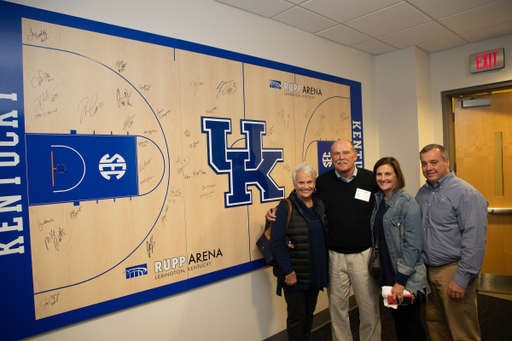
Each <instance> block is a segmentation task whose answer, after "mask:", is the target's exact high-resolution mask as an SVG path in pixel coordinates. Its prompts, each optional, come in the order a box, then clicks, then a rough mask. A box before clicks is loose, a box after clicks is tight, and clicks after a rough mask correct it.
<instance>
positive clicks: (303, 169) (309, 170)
mask: <svg viewBox="0 0 512 341" xmlns="http://www.w3.org/2000/svg"><path fill="white" fill-rule="evenodd" d="M297 173H304V174H309V175H311V176H312V177H313V181H315V182H316V170H315V169H314V168H313V166H311V165H310V164H309V163H307V162H303V163H301V164H299V165H297V166H295V167H294V168H293V170H292V179H293V183H295V180H296V177H297Z"/></svg>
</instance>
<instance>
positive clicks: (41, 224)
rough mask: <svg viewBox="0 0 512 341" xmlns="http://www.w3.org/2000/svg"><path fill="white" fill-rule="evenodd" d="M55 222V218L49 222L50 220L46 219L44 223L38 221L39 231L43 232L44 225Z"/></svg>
mask: <svg viewBox="0 0 512 341" xmlns="http://www.w3.org/2000/svg"><path fill="white" fill-rule="evenodd" d="M54 221H55V220H53V218H50V219H49V220H48V219H45V220H43V222H40V221H38V222H37V229H38V230H39V231H42V230H43V227H44V225H46V224H49V223H53V222H54Z"/></svg>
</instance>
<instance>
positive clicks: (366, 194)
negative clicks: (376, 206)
mask: <svg viewBox="0 0 512 341" xmlns="http://www.w3.org/2000/svg"><path fill="white" fill-rule="evenodd" d="M371 195H372V192H370V191H367V190H364V189H361V188H358V189H357V191H356V196H355V198H356V199H358V200H362V201H366V202H369V201H370V196H371Z"/></svg>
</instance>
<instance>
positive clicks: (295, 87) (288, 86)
mask: <svg viewBox="0 0 512 341" xmlns="http://www.w3.org/2000/svg"><path fill="white" fill-rule="evenodd" d="M269 87H271V88H272V89H278V90H281V89H283V90H284V91H288V92H295V93H298V94H303V95H311V96H322V89H320V88H314V87H311V86H304V85H301V84H296V83H288V82H284V83H283V86H281V81H276V80H273V79H271V80H270V81H269Z"/></svg>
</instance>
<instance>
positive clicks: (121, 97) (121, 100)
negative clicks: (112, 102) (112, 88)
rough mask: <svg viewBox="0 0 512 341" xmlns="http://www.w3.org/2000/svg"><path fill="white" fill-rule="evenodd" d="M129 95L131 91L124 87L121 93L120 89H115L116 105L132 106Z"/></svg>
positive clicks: (130, 95)
mask: <svg viewBox="0 0 512 341" xmlns="http://www.w3.org/2000/svg"><path fill="white" fill-rule="evenodd" d="M130 97H132V91H131V90H130V91H128V90H126V89H124V92H123V93H122V94H121V90H119V89H117V106H118V107H119V108H121V107H126V106H128V105H129V106H130V107H131V106H132V104H131V103H130Z"/></svg>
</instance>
